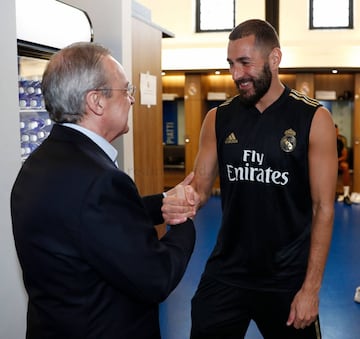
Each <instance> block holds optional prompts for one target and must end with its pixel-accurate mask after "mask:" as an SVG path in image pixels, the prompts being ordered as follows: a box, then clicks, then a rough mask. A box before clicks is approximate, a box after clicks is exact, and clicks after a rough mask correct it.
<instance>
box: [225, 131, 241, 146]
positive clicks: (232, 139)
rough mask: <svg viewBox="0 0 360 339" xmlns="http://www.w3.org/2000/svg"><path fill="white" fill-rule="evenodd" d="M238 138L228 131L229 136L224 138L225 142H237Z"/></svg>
mask: <svg viewBox="0 0 360 339" xmlns="http://www.w3.org/2000/svg"><path fill="white" fill-rule="evenodd" d="M237 143H238V140H237V139H236V136H235V134H234V133H230V134H229V136H228V137H227V138H226V139H225V144H237Z"/></svg>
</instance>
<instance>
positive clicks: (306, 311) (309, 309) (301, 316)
mask: <svg viewBox="0 0 360 339" xmlns="http://www.w3.org/2000/svg"><path fill="white" fill-rule="evenodd" d="M318 314H319V295H318V293H316V292H313V291H305V290H303V289H300V290H299V292H298V293H297V294H296V295H295V297H294V300H293V302H292V303H291V307H290V314H289V318H288V320H287V322H286V325H288V326H294V327H295V328H296V329H303V328H305V327H307V326H309V325H311V324H312V323H313V322H314V321H315V320H316V319H317V316H318Z"/></svg>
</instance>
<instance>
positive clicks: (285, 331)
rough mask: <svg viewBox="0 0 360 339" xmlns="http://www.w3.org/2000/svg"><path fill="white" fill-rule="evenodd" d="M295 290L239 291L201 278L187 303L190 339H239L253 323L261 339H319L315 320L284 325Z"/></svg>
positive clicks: (317, 325)
mask: <svg viewBox="0 0 360 339" xmlns="http://www.w3.org/2000/svg"><path fill="white" fill-rule="evenodd" d="M296 292H297V291H292V292H267V291H257V290H251V289H242V288H238V287H235V286H229V285H226V284H223V283H221V282H218V281H216V280H214V279H211V278H209V277H206V276H203V277H202V279H201V281H200V284H199V287H198V289H197V291H196V293H195V296H194V297H193V299H192V301H191V304H192V309H191V318H192V328H191V339H243V338H244V337H245V334H246V331H247V329H248V327H249V324H250V321H251V320H253V321H254V322H255V323H256V325H257V327H258V329H259V331H260V332H261V334H262V335H263V337H264V338H265V339H321V332H320V324H319V321H318V320H317V321H315V322H314V323H313V324H312V325H310V326H309V327H306V328H305V329H295V328H294V327H293V326H287V325H286V321H287V319H288V317H289V313H290V305H291V302H292V300H293V298H294V296H295V294H296Z"/></svg>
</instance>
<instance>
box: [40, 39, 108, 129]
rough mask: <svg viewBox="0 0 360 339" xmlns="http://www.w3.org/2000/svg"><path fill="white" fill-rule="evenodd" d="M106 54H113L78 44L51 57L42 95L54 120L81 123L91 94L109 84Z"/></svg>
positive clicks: (92, 45)
mask: <svg viewBox="0 0 360 339" xmlns="http://www.w3.org/2000/svg"><path fill="white" fill-rule="evenodd" d="M107 55H110V51H109V50H108V49H107V48H105V47H103V46H101V45H98V44H95V43H89V42H79V43H75V44H72V45H70V46H68V47H65V48H63V49H61V50H60V51H59V52H57V53H56V54H54V55H53V56H52V58H51V59H50V62H49V63H48V65H47V67H46V69H45V72H44V75H43V79H42V92H43V96H44V101H45V107H46V110H47V111H48V112H49V115H50V118H51V119H52V120H53V121H55V122H60V123H61V122H72V123H78V122H79V121H80V120H81V119H82V118H83V116H84V115H85V102H86V101H85V97H86V94H87V93H88V91H90V90H92V89H97V88H101V87H104V86H105V87H106V85H107V82H108V79H107V76H106V72H105V71H104V68H103V63H102V59H103V57H105V56H107Z"/></svg>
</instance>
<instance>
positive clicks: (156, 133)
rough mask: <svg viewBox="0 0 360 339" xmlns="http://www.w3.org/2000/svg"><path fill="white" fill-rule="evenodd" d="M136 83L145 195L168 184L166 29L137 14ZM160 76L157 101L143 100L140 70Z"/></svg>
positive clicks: (137, 159)
mask: <svg viewBox="0 0 360 339" xmlns="http://www.w3.org/2000/svg"><path fill="white" fill-rule="evenodd" d="M132 20H133V25H132V28H133V38H132V40H133V50H132V54H133V83H134V85H135V86H136V88H137V91H136V94H135V100H136V103H135V105H134V109H133V129H134V176H135V182H136V185H137V187H138V189H139V192H140V193H141V195H147V194H153V193H159V192H162V190H163V186H164V170H163V147H162V83H161V81H162V80H161V41H162V32H161V31H160V30H159V29H157V28H155V27H152V26H151V25H149V24H146V23H144V22H142V21H140V20H138V19H136V18H133V19H132ZM147 72H149V74H151V75H155V76H156V77H157V104H156V105H155V106H150V107H148V106H146V105H141V104H140V73H147Z"/></svg>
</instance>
